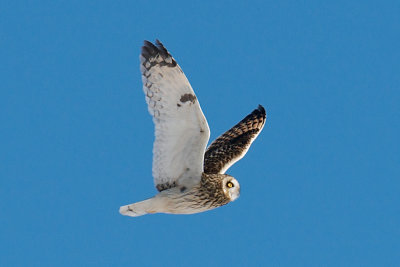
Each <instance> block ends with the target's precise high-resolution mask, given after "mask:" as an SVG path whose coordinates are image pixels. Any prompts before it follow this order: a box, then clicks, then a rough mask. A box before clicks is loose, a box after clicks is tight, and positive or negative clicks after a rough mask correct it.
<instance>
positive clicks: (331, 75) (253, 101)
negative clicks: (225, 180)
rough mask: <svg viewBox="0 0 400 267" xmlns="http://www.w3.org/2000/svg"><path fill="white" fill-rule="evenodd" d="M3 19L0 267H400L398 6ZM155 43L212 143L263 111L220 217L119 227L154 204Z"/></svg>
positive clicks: (50, 13) (202, 6)
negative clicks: (148, 63)
mask: <svg viewBox="0 0 400 267" xmlns="http://www.w3.org/2000/svg"><path fill="white" fill-rule="evenodd" d="M5 2H6V1H3V2H2V4H0V10H1V11H0V12H1V16H0V26H1V27H0V39H1V40H0V48H1V49H0V62H1V64H0V81H1V87H0V90H1V91H0V92H1V94H0V125H1V130H0V136H1V138H0V140H1V141H0V142H1V152H0V198H1V199H0V210H1V214H0V265H1V266H161V265H163V266H175V265H177V266H183V265H186V266H204V265H206V266H223V265H227V266H244V265H245V264H249V265H252V266H322V265H323V266H399V264H400V201H399V199H400V197H399V194H400V170H399V165H400V157H399V148H400V146H399V134H400V133H399V132H400V131H399V128H400V125H399V124H400V123H399V122H400V112H399V102H400V91H399V88H400V78H399V77H400V75H399V71H400V63H399V62H400V53H399V47H400V17H399V14H400V4H399V2H398V1H347V0H346V1H341V0H339V1H236V2H234V1H208V2H206V1H155V0H154V1H40V3H38V2H36V1H7V2H8V3H5ZM156 38H159V39H160V40H161V41H162V42H163V43H164V44H165V46H166V47H167V48H168V49H169V50H170V52H171V53H172V55H173V56H174V57H175V59H176V60H177V61H178V63H179V64H180V65H181V67H182V69H183V70H184V72H185V73H186V75H187V77H188V79H189V80H190V82H191V84H192V86H193V88H194V90H195V92H196V94H197V97H198V99H199V100H200V104H201V106H202V108H203V111H204V113H205V115H206V117H207V119H208V123H209V125H210V128H211V140H213V139H214V138H216V137H218V136H219V135H220V134H221V133H223V132H224V131H225V130H227V129H229V128H230V127H231V126H233V125H234V124H235V123H237V122H238V121H239V120H241V119H242V118H243V117H244V116H246V115H247V114H248V113H250V112H251V111H252V110H253V109H254V108H256V107H257V105H258V104H262V105H263V106H264V107H265V108H266V110H267V113H268V119H267V123H266V126H265V127H264V130H263V132H262V133H261V134H260V136H259V137H258V139H257V140H256V141H255V142H254V143H253V146H252V147H251V149H250V151H249V152H248V154H247V155H246V157H245V158H244V159H243V160H241V161H239V162H238V163H237V164H236V165H235V166H233V167H232V168H231V169H229V171H228V173H229V174H231V175H232V176H234V177H236V178H237V179H238V180H239V182H240V184H241V188H242V190H241V197H240V198H239V199H238V200H237V201H235V202H233V203H230V204H229V205H227V206H224V207H222V208H218V209H216V210H213V211H209V212H205V213H201V214H195V215H189V216H187V215H186V216H184V215H164V214H157V215H147V216H143V217H139V218H130V217H124V216H121V215H120V214H119V213H118V209H119V206H121V205H125V204H129V203H132V202H135V201H139V200H142V199H145V198H147V197H151V196H152V195H154V194H155V193H156V190H155V188H154V186H153V181H152V177H151V164H152V143H153V138H154V137H153V124H152V120H151V117H150V115H149V114H148V112H147V107H146V103H145V99H144V94H143V92H142V84H141V77H140V72H139V58H138V56H139V53H140V47H141V45H142V42H143V40H144V39H148V40H151V41H154V40H155V39H156Z"/></svg>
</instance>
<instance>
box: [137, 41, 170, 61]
mask: <svg viewBox="0 0 400 267" xmlns="http://www.w3.org/2000/svg"><path fill="white" fill-rule="evenodd" d="M141 54H142V56H143V57H144V58H145V59H147V60H150V58H155V57H157V55H160V57H162V58H163V59H164V61H162V62H161V63H158V64H160V65H162V66H169V67H175V66H176V65H177V64H176V61H175V60H174V59H173V58H172V56H171V54H170V53H169V52H168V50H167V49H166V48H165V47H164V45H163V44H162V43H161V42H160V41H159V40H158V39H156V42H155V45H154V44H153V43H152V42H150V41H147V40H144V41H143V46H142V50H141ZM167 58H171V60H172V61H171V63H167V62H165V59H167ZM152 65H153V64H152Z"/></svg>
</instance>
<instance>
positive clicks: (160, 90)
mask: <svg viewBox="0 0 400 267" xmlns="http://www.w3.org/2000/svg"><path fill="white" fill-rule="evenodd" d="M140 70H141V73H142V81H143V91H144V93H145V96H146V102H147V105H148V110H149V112H150V114H151V116H152V117H153V122H154V125H155V141H154V146H153V170H152V171H153V178H154V183H155V186H156V188H157V190H158V191H159V193H158V194H156V195H155V196H154V197H152V198H149V199H146V200H143V201H140V202H136V203H133V204H130V205H126V206H122V207H120V210H119V211H120V213H121V214H123V215H127V216H132V217H136V216H141V215H145V214H149V213H170V214H193V213H198V212H203V211H207V210H211V209H214V208H217V207H220V206H223V205H225V204H228V203H229V202H231V201H234V200H235V199H237V198H238V197H239V195H240V185H239V182H238V181H237V180H236V179H235V178H234V177H232V176H230V175H228V174H225V172H226V171H227V170H228V168H229V167H230V166H232V165H233V164H234V163H235V162H237V161H238V160H240V159H241V158H242V157H243V156H244V155H245V154H246V152H247V151H248V149H249V148H250V145H251V143H252V142H253V141H254V140H255V139H256V138H257V136H258V134H259V133H260V132H261V130H262V129H263V127H264V123H265V120H266V113H265V109H264V108H263V107H262V106H261V105H259V106H258V108H257V109H255V110H253V112H251V113H250V114H249V115H247V116H246V117H245V118H244V119H243V120H241V121H240V122H239V123H238V124H236V125H235V126H233V127H232V128H231V129H230V130H228V131H227V132H225V133H224V134H222V135H221V136H219V137H218V138H217V139H216V140H215V141H214V142H212V143H211V144H210V146H209V147H208V148H207V149H206V145H207V143H208V140H209V137H210V129H209V127H208V124H207V121H206V118H205V117H204V114H203V112H202V110H201V108H200V104H199V101H198V99H197V97H196V95H195V93H194V92H193V89H192V87H191V86H190V84H189V81H188V80H187V78H186V76H185V74H184V73H183V71H182V69H181V68H180V67H179V65H178V64H177V63H176V61H175V59H174V58H173V57H172V56H171V54H170V53H169V52H168V51H167V49H166V48H165V47H164V46H163V44H162V43H161V42H160V41H158V40H156V42H155V44H153V43H151V42H149V41H144V45H143V47H142V50H141V54H140Z"/></svg>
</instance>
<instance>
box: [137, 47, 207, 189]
mask: <svg viewBox="0 0 400 267" xmlns="http://www.w3.org/2000/svg"><path fill="white" fill-rule="evenodd" d="M140 70H141V72H142V81H143V90H144V93H145V94H146V102H147V104H148V109H149V112H150V114H151V115H152V116H153V122H154V125H155V141H154V147H153V177H154V184H155V185H156V188H157V189H158V190H159V191H162V190H165V189H168V188H171V187H174V186H177V185H185V186H187V187H190V186H192V185H194V184H195V183H197V182H198V181H199V179H200V177H201V173H202V172H203V157H204V151H205V148H206V145H207V142H208V139H209V138H210V129H209V127H208V124H207V121H206V119H205V117H204V115H203V112H202V110H201V108H200V105H199V102H198V100H197V97H196V95H195V94H194V92H193V89H192V87H191V86H190V84H189V81H188V80H187V78H186V76H185V74H184V73H183V71H182V70H181V68H180V67H179V65H178V64H177V63H176V61H175V60H174V58H173V57H172V56H171V55H170V54H169V52H168V51H167V49H165V47H164V46H163V45H162V43H161V42H160V41H158V40H156V43H155V45H153V44H152V43H150V42H148V41H144V46H143V47H142V53H141V55H140Z"/></svg>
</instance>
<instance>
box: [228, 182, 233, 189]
mask: <svg viewBox="0 0 400 267" xmlns="http://www.w3.org/2000/svg"><path fill="white" fill-rule="evenodd" d="M226 186H227V187H229V188H232V187H234V185H233V183H232V182H227V183H226Z"/></svg>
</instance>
